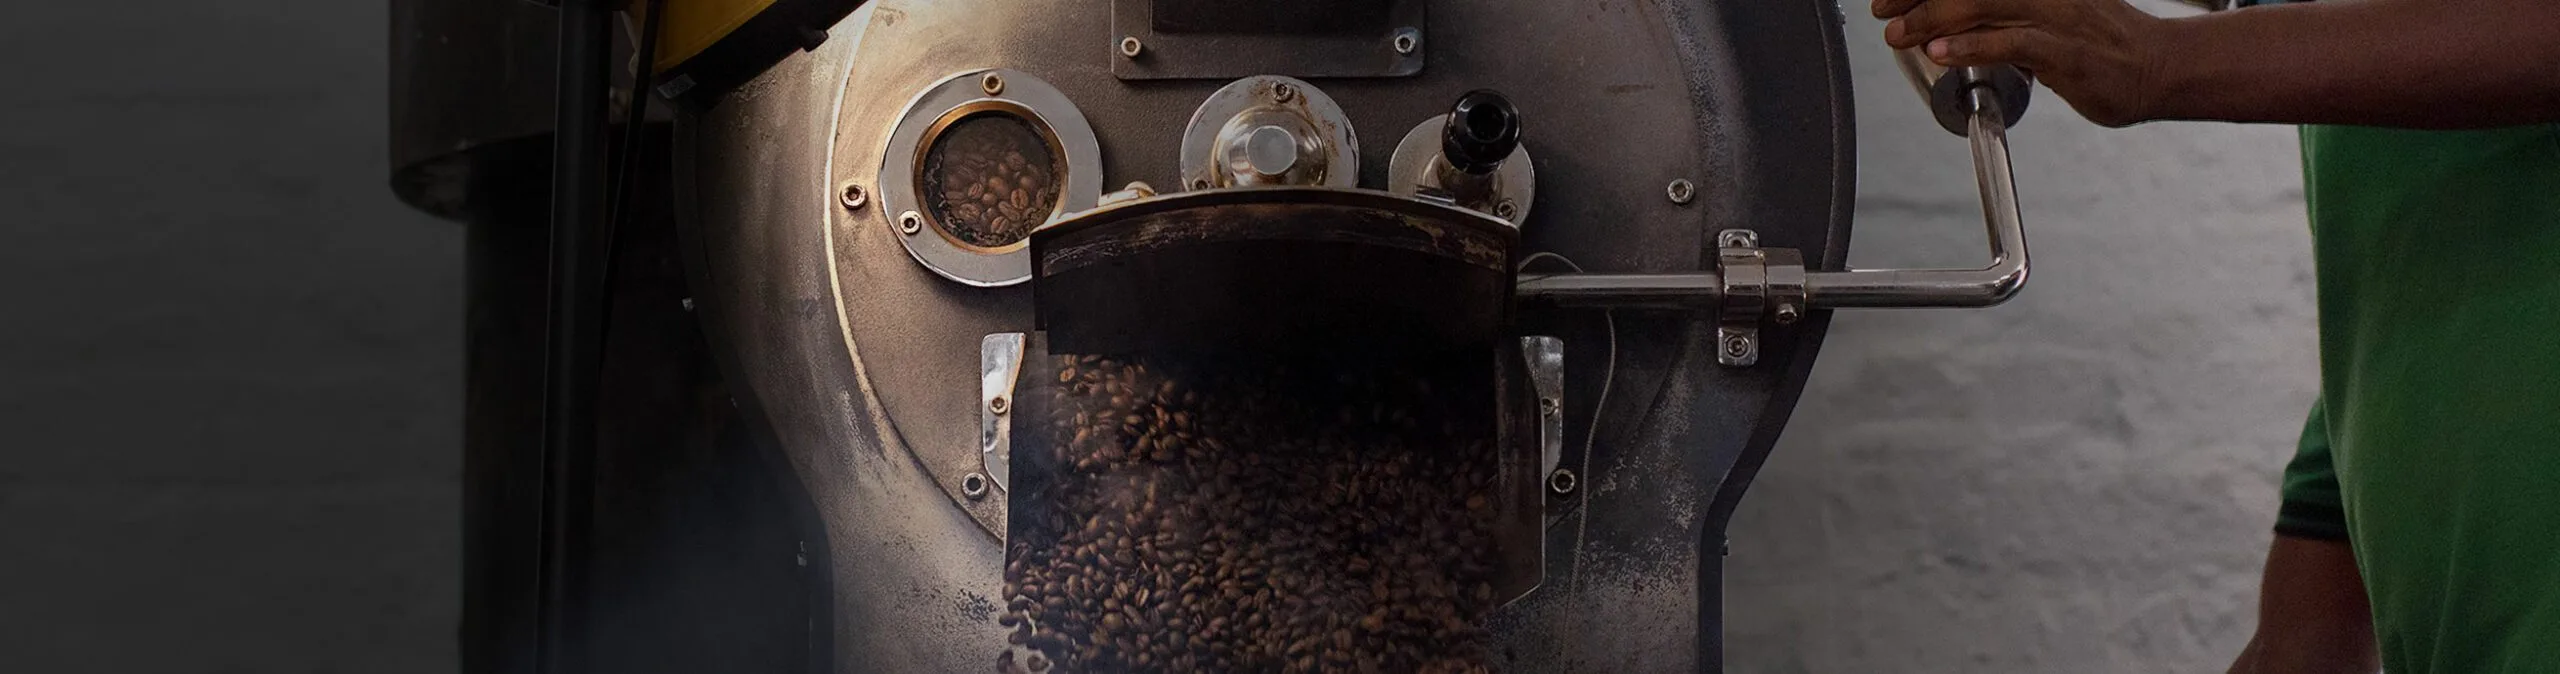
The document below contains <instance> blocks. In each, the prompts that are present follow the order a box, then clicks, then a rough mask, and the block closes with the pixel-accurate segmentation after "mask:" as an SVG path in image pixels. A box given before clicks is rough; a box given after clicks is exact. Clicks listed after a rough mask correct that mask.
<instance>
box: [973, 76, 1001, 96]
mask: <svg viewBox="0 0 2560 674" xmlns="http://www.w3.org/2000/svg"><path fill="white" fill-rule="evenodd" d="M978 90H979V91H984V92H987V95H989V96H994V95H996V94H1001V93H1004V77H1003V76H1001V75H997V74H995V73H987V74H985V75H981V76H979V77H978Z"/></svg>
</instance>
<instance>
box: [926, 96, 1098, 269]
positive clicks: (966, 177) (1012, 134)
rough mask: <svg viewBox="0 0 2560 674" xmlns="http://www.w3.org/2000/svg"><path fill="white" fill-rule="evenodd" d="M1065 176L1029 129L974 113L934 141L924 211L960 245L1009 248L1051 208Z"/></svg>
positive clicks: (1007, 117) (1003, 117)
mask: <svg viewBox="0 0 2560 674" xmlns="http://www.w3.org/2000/svg"><path fill="white" fill-rule="evenodd" d="M1063 173H1064V171H1063V169H1061V168H1060V167H1059V165H1058V159H1057V155H1056V154H1055V153H1053V152H1050V150H1049V143H1048V141H1047V140H1046V139H1045V137H1044V136H1042V135H1041V134H1040V132H1039V131H1037V130H1035V129H1033V128H1032V126H1031V125H1030V124H1029V123H1027V122H1024V121H1022V120H1021V119H1018V118H1015V117H1013V116H1012V115H1009V114H1002V113H980V114H977V115H974V116H970V117H965V118H962V119H961V120H960V121H957V122H953V123H952V124H951V126H950V127H949V128H947V129H945V130H944V131H943V132H942V134H941V135H940V136H938V137H937V138H936V139H935V140H934V142H933V149H932V150H931V151H930V152H928V153H927V154H926V156H925V163H924V182H923V184H924V200H925V205H926V207H927V208H929V209H930V210H931V211H932V213H933V217H934V221H935V222H938V223H941V225H942V228H943V230H944V231H946V232H949V233H950V234H951V236H952V238H955V239H959V240H960V242H962V243H966V244H969V245H972V246H981V247H987V248H995V247H1000V246H1008V245H1012V244H1014V243H1016V242H1019V241H1021V240H1022V238H1023V237H1025V236H1029V235H1030V234H1031V230H1032V228H1034V227H1038V226H1039V225H1040V223H1041V222H1043V221H1045V220H1047V219H1048V218H1049V212H1050V211H1052V210H1054V209H1056V208H1057V206H1058V193H1059V189H1060V183H1061V182H1062V181H1060V180H1059V179H1058V178H1059V176H1061V175H1063Z"/></svg>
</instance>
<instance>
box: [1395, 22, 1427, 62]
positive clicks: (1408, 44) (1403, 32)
mask: <svg viewBox="0 0 2560 674" xmlns="http://www.w3.org/2000/svg"><path fill="white" fill-rule="evenodd" d="M1389 44H1391V45H1393V46H1394V47H1395V49H1396V53H1397V54H1402V55H1405V56H1411V55H1413V52H1414V51H1415V50H1419V49H1421V48H1422V31H1419V30H1414V29H1412V28H1398V29H1396V33H1395V37H1394V38H1393V39H1392V40H1390V41H1389Z"/></svg>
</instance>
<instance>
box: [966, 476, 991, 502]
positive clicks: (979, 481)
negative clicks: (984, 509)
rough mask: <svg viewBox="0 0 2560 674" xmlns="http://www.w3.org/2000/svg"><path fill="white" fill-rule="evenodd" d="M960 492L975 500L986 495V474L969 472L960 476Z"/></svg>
mask: <svg viewBox="0 0 2560 674" xmlns="http://www.w3.org/2000/svg"><path fill="white" fill-rule="evenodd" d="M960 493H961V495H964V496H967V497H969V500H971V501H975V500H978V499H983V498H986V497H987V476H985V475H981V474H978V473H970V474H968V475H965V476H962V477H961V478H960Z"/></svg>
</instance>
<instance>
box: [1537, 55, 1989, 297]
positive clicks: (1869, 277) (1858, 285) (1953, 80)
mask: <svg viewBox="0 0 2560 674" xmlns="http://www.w3.org/2000/svg"><path fill="white" fill-rule="evenodd" d="M1895 57H1896V58H1897V59H1900V60H1901V61H1902V65H1903V72H1904V73H1905V74H1907V75H1910V76H1911V78H1912V82H1913V84H1914V85H1916V86H1917V87H1918V88H1919V90H1920V91H1921V92H1923V94H1924V96H1925V100H1926V101H1927V102H1928V104H1929V107H1930V110H1931V112H1932V113H1933V114H1934V116H1935V117H1937V119H1938V122H1939V125H1940V126H1942V127H1944V128H1946V129H1947V130H1948V131H1950V132H1953V133H1955V134H1957V135H1961V136H1964V137H1966V138H1967V139H1969V140H1970V141H1971V144H1972V146H1973V173H1974V182H1975V185H1976V186H1977V187H1978V188H1979V189H1980V191H1981V198H1982V214H1983V222H1984V225H1985V228H1986V229H1987V230H1988V233H1989V235H1990V244H1991V262H1990V263H1989V264H1987V265H1985V266H1983V267H1980V268H1975V269H1853V270H1846V271H1810V270H1807V269H1805V267H1804V265H1803V263H1802V262H1801V261H1800V253H1798V251H1794V250H1787V249H1761V248H1759V247H1758V242H1757V237H1756V236H1753V235H1751V233H1750V232H1747V231H1742V230H1733V231H1727V232H1724V233H1722V234H1720V235H1719V236H1718V237H1717V238H1718V241H1717V248H1718V255H1717V264H1716V269H1715V270H1714V271H1701V272H1692V273H1682V274H1555V275H1543V276H1523V277H1522V278H1521V280H1520V285H1519V295H1520V297H1521V298H1522V299H1523V300H1527V301H1531V302H1541V303H1546V304H1551V305H1554V306H1561V307H1593V308H1633V309H1647V308H1650V309H1700V310H1716V311H1719V312H1720V313H1722V314H1723V318H1724V319H1725V321H1724V322H1726V323H1728V324H1732V323H1737V322H1740V321H1744V320H1748V321H1752V322H1756V321H1757V320H1758V319H1759V318H1760V315H1759V314H1760V312H1762V311H1766V312H1767V313H1768V314H1769V316H1770V317H1771V318H1774V319H1775V320H1776V321H1777V322H1778V323H1780V324H1787V323H1793V322H1795V319H1796V318H1797V317H1798V316H1799V315H1801V313H1802V312H1803V311H1805V310H1807V309H1814V308H1821V309H1839V308H1876V307H1987V306H1991V305H1995V304H1999V303H2001V302H2005V301H2008V299H2009V298H2011V297H2013V296H2016V295H2017V293H2018V290H2019V289H2020V288H2022V287H2024V286H2025V285H2026V282H2027V242H2026V232H2025V227H2024V225H2023V224H2021V222H2020V221H2019V216H2018V190H2017V185H2016V183H2015V178H2014V176H2013V175H2012V172H2011V170H2010V166H2009V139H2008V130H2009V127H2010V126H2011V125H2013V124H2015V123H2016V122H2017V120H2018V118H2019V116H2020V115H2022V114H2024V112H2025V110H2026V103H2027V98H2028V95H2029V93H2030V92H2031V90H2032V88H2033V85H2032V83H2031V82H2030V81H2029V80H2028V78H2027V76H2026V75H2025V73H2022V72H2019V71H2018V70H2017V69H2015V68H2010V67H2006V66H2003V67H1994V68H1961V69H1947V68H1941V67H1937V66H1936V65H1935V64H1931V63H1929V62H1928V61H1927V60H1926V59H1925V58H1923V57H1921V56H1919V54H1918V52H1917V51H1916V50H1904V51H1899V52H1896V53H1895ZM1746 313H1747V314H1749V315H1747V316H1746V315H1745V314H1746Z"/></svg>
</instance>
